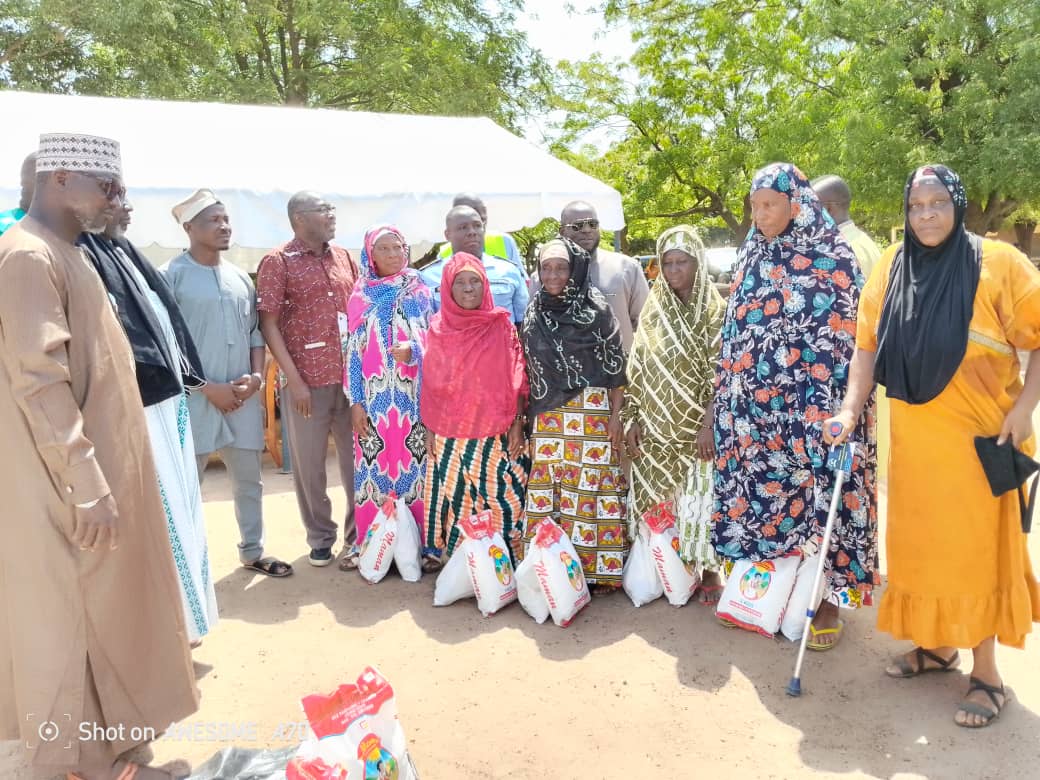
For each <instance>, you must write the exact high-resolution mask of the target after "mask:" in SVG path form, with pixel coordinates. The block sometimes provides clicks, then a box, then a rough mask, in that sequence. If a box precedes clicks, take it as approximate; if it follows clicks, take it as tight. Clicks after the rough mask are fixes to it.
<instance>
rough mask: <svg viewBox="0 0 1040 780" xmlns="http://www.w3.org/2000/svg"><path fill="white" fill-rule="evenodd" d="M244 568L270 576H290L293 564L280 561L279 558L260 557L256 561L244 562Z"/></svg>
mask: <svg viewBox="0 0 1040 780" xmlns="http://www.w3.org/2000/svg"><path fill="white" fill-rule="evenodd" d="M242 568H243V569H249V570H250V571H255V572H257V573H258V574H264V575H266V576H268V577H288V576H289V575H290V574H292V573H293V567H292V565H291V564H288V563H286V562H285V561H280V560H278V559H277V558H258V559H257V560H255V561H251V562H249V563H243V564H242Z"/></svg>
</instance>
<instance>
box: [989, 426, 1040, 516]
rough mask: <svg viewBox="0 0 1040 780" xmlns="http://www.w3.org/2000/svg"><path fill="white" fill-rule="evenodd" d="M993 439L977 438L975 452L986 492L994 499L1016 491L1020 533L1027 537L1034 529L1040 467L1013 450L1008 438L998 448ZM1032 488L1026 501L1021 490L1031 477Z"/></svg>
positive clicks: (1023, 454) (1024, 455)
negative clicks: (982, 474)
mask: <svg viewBox="0 0 1040 780" xmlns="http://www.w3.org/2000/svg"><path fill="white" fill-rule="evenodd" d="M997 438H998V437H996V436H976V437H975V451H976V452H977V453H978V454H979V460H980V461H981V462H982V470H983V471H985V472H986V479H987V480H988V481H989V489H990V490H991V491H992V493H993V496H994V497H999V496H1002V495H1004V494H1005V493H1007V492H1008V491H1010V490H1015V489H1016V488H1017V489H1018V507H1019V510H1020V511H1021V513H1022V532H1023V533H1029V531H1030V529H1031V528H1032V526H1033V503H1034V502H1035V501H1036V486H1037V482H1040V474H1037V472H1040V463H1037V462H1036V461H1035V460H1033V459H1032V458H1030V457H1029V456H1028V455H1026V454H1025V453H1024V452H1020V451H1019V450H1017V449H1015V445H1013V444H1012V443H1011V439H1010V438H1009V439H1008V440H1007V441H1006V442H1004V443H1003V444H997ZM1034 474H1036V476H1035V477H1034V478H1033V484H1032V485H1031V486H1030V488H1029V498H1028V500H1027V499H1026V494H1025V491H1024V490H1023V486H1024V485H1025V483H1026V481H1027V480H1028V479H1029V478H1030V477H1032V476H1033V475H1034Z"/></svg>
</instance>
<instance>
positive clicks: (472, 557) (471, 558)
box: [466, 549, 480, 601]
mask: <svg viewBox="0 0 1040 780" xmlns="http://www.w3.org/2000/svg"><path fill="white" fill-rule="evenodd" d="M466 565H467V566H469V575H470V576H469V579H470V582H472V583H473V595H474V596H476V597H477V601H480V578H479V577H478V576H477V556H476V554H474V552H473V550H472V549H471V550H470V551H469V552H468V553H467V554H466Z"/></svg>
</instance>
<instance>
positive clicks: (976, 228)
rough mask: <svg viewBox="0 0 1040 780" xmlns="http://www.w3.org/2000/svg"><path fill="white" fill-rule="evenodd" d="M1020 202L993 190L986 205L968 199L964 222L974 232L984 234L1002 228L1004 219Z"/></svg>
mask: <svg viewBox="0 0 1040 780" xmlns="http://www.w3.org/2000/svg"><path fill="white" fill-rule="evenodd" d="M1018 204H1019V202H1018V201H1017V200H1014V199H1012V198H1004V197H1002V196H1000V195H999V194H997V193H996V192H991V193H990V194H989V197H988V198H987V199H986V203H985V205H983V204H982V203H981V202H979V201H977V200H969V201H968V209H967V211H966V212H965V214H964V224H965V225H966V226H967V228H968V230H970V231H971V232H972V233H977V234H978V235H980V236H984V235H986V234H987V233H995V232H996V231H998V230H1000V226H1001V225H1002V224H1004V220H1005V219H1007V218H1008V217H1009V216H1011V213H1012V212H1013V211H1014V210H1015V209H1017V208H1018Z"/></svg>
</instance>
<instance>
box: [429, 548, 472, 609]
mask: <svg viewBox="0 0 1040 780" xmlns="http://www.w3.org/2000/svg"><path fill="white" fill-rule="evenodd" d="M460 552H462V544H461V543H460V544H457V545H455V554H454V555H452V556H451V557H450V558H449V559H448V562H447V563H446V564H444V568H442V569H441V573H440V574H438V575H437V582H436V584H435V585H434V587H433V606H435V607H446V606H448V605H449V604H454V603H455V602H456V601H458V600H459V599H468V598H469V597H470V596H472V595H473V581H472V580H471V579H470V578H469V568H468V567H467V566H466V559H465V557H464V556H462V555H459V553H460Z"/></svg>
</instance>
